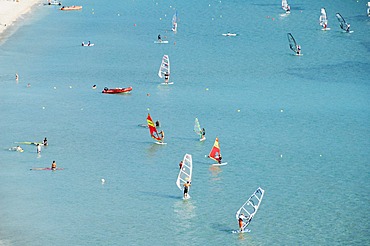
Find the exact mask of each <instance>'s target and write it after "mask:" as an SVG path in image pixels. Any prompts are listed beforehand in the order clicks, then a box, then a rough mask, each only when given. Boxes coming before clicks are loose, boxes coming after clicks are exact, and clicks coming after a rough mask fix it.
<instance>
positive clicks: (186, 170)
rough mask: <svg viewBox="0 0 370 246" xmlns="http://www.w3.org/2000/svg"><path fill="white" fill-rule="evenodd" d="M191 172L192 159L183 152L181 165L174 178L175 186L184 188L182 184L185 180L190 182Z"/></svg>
mask: <svg viewBox="0 0 370 246" xmlns="http://www.w3.org/2000/svg"><path fill="white" fill-rule="evenodd" d="M192 172H193V161H192V158H191V155H189V154H185V156H184V159H183V160H182V167H181V169H180V172H179V175H178V177H177V180H176V185H177V187H178V188H179V189H180V190H181V191H182V190H184V184H185V183H186V182H187V181H190V182H191V175H192Z"/></svg>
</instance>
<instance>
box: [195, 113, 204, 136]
mask: <svg viewBox="0 0 370 246" xmlns="http://www.w3.org/2000/svg"><path fill="white" fill-rule="evenodd" d="M194 132H195V133H196V134H197V135H198V136H199V141H204V140H206V137H205V136H204V135H203V131H202V128H200V124H199V120H198V118H195V122H194Z"/></svg>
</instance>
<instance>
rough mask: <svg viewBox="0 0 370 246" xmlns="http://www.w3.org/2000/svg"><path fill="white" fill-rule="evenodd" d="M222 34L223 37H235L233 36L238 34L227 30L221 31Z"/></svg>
mask: <svg viewBox="0 0 370 246" xmlns="http://www.w3.org/2000/svg"><path fill="white" fill-rule="evenodd" d="M222 36H225V37H235V36H238V34H236V33H230V32H228V33H223V34H222Z"/></svg>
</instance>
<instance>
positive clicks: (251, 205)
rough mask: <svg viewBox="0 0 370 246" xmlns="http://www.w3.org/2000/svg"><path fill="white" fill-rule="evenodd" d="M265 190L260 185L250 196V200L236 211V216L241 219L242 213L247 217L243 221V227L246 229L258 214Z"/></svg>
mask: <svg viewBox="0 0 370 246" xmlns="http://www.w3.org/2000/svg"><path fill="white" fill-rule="evenodd" d="M264 193H265V191H264V190H263V189H262V188H261V187H258V189H257V190H256V191H255V192H254V193H253V194H252V195H251V196H250V197H249V198H248V200H247V201H246V202H245V203H244V204H243V206H241V207H240V208H239V209H238V211H236V214H235V218H236V220H238V221H239V218H240V216H241V214H243V215H244V217H245V218H246V219H245V220H244V221H243V227H242V229H243V230H245V228H247V226H248V225H249V224H250V222H251V221H252V219H253V217H254V216H255V215H256V213H257V211H258V208H259V206H260V204H261V202H262V198H263V195H264Z"/></svg>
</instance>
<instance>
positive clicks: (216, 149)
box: [208, 138, 221, 162]
mask: <svg viewBox="0 0 370 246" xmlns="http://www.w3.org/2000/svg"><path fill="white" fill-rule="evenodd" d="M220 156H221V151H220V145H219V144H218V138H216V140H215V143H214V144H213V147H212V149H211V152H209V155H208V157H209V158H211V159H213V160H215V161H217V162H218V161H219V160H220Z"/></svg>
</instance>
